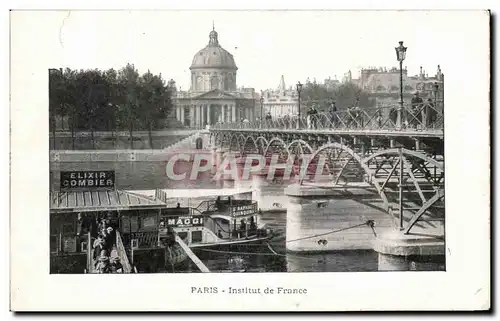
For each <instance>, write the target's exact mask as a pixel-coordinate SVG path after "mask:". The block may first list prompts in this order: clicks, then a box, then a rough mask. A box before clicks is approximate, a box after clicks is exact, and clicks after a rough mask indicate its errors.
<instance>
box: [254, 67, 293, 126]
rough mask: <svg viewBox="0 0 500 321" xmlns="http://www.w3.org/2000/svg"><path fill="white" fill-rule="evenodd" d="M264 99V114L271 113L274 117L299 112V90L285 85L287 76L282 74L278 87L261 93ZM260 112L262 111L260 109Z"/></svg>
mask: <svg viewBox="0 0 500 321" xmlns="http://www.w3.org/2000/svg"><path fill="white" fill-rule="evenodd" d="M261 95H262V97H263V98H264V99H263V114H264V115H266V114H267V113H271V116H273V118H275V117H282V116H285V115H289V116H293V115H296V114H297V112H298V109H297V108H298V105H299V99H298V96H297V91H296V90H295V89H294V88H292V87H289V88H288V89H287V88H286V86H285V78H284V76H281V80H280V84H279V86H278V88H277V89H274V90H273V89H268V90H265V91H263V92H262V93H261ZM259 113H260V111H259Z"/></svg>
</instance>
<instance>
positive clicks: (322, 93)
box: [301, 79, 374, 111]
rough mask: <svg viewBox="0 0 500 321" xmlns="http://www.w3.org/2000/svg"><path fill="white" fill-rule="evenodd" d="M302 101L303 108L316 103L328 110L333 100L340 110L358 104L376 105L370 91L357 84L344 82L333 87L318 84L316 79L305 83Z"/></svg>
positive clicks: (361, 106)
mask: <svg viewBox="0 0 500 321" xmlns="http://www.w3.org/2000/svg"><path fill="white" fill-rule="evenodd" d="M301 101H302V103H301V105H302V106H303V108H301V109H307V108H309V107H311V106H312V105H313V104H316V106H317V108H318V109H319V110H320V111H323V110H325V111H326V110H327V109H328V107H329V105H330V104H331V103H332V102H335V103H336V106H337V108H338V109H339V110H342V109H347V108H348V107H351V106H354V105H356V104H357V106H359V107H360V108H368V107H372V106H373V105H374V101H373V100H371V99H370V97H369V95H368V93H366V92H364V91H363V90H361V88H359V87H358V86H356V85H355V84H352V83H343V84H341V85H339V86H338V87H336V88H333V89H332V88H327V87H326V86H324V85H322V84H318V83H317V82H316V80H314V81H313V82H311V81H309V79H308V80H307V81H306V83H305V84H304V85H303V88H302V92H301Z"/></svg>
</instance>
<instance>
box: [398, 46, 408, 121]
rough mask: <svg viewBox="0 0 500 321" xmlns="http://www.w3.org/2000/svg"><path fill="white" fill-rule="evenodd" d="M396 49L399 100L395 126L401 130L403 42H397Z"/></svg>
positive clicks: (404, 49)
mask: <svg viewBox="0 0 500 321" xmlns="http://www.w3.org/2000/svg"><path fill="white" fill-rule="evenodd" d="M395 49H396V57H397V59H398V61H399V98H400V102H399V103H400V105H401V106H400V107H399V109H398V119H397V121H396V122H397V126H398V128H401V116H402V111H403V104H404V102H403V60H405V58H406V49H408V48H406V47H405V46H403V42H402V41H400V42H399V46H398V47H396V48H395Z"/></svg>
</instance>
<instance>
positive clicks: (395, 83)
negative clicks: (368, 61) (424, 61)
mask: <svg viewBox="0 0 500 321" xmlns="http://www.w3.org/2000/svg"><path fill="white" fill-rule="evenodd" d="M399 77H400V71H399V68H395V67H394V68H390V69H387V68H381V67H379V68H375V67H371V68H366V69H361V73H360V76H359V78H358V79H353V78H352V74H351V71H349V72H347V73H346V74H345V75H344V77H343V82H351V83H354V84H356V85H358V86H359V87H360V88H361V89H363V90H364V91H365V92H367V93H368V94H369V95H370V96H371V97H373V98H375V99H376V102H377V104H391V103H395V102H398V101H399V99H400V97H399V95H400V90H399V84H400V79H399ZM436 84H437V87H436ZM436 88H438V90H437V91H436ZM443 91H444V75H443V72H442V71H441V67H440V66H439V65H438V66H437V70H436V73H435V75H434V76H429V74H428V73H426V72H425V71H424V70H423V68H422V67H420V72H419V74H418V75H415V76H409V75H408V70H407V69H406V67H405V68H404V69H403V98H404V100H405V101H406V100H410V99H411V97H412V96H413V95H414V94H415V93H416V92H419V94H420V96H421V97H422V98H431V99H433V100H436V99H437V100H441V99H442V96H443Z"/></svg>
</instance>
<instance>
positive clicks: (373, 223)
mask: <svg viewBox="0 0 500 321" xmlns="http://www.w3.org/2000/svg"><path fill="white" fill-rule="evenodd" d="M363 225H367V226H369V227H371V228H372V231H373V233H374V234H375V236H377V234H376V233H375V229H374V226H375V222H374V221H373V220H368V221H366V222H364V223H360V224H356V225H353V226H349V227H344V228H341V229H338V230H334V231H330V232H326V233H321V234H315V235H311V236H306V237H301V238H298V239H294V240H287V241H286V243H290V242H295V241H300V240H307V239H312V238H315V237H318V236H324V235H328V234H333V233H337V232H342V231H346V230H349V229H352V228H356V227H360V226H363Z"/></svg>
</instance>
